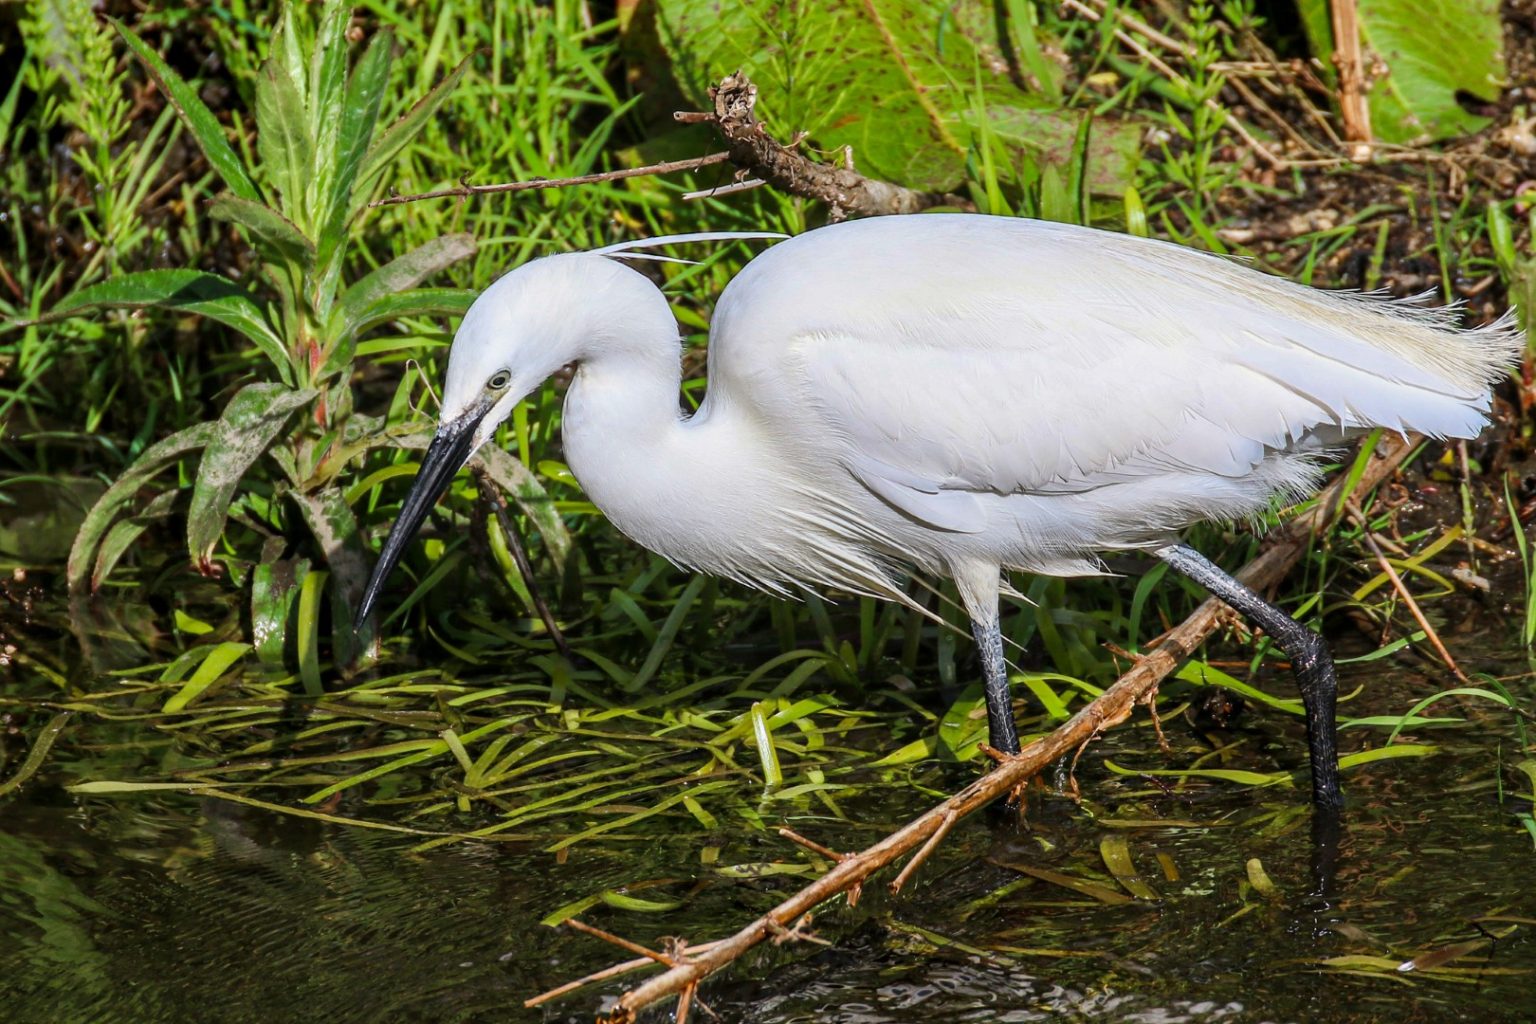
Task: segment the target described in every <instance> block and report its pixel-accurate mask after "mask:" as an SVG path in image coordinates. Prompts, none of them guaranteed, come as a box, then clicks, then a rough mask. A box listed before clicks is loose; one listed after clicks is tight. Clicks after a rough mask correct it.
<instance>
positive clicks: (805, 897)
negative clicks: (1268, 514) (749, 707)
mask: <svg viewBox="0 0 1536 1024" xmlns="http://www.w3.org/2000/svg"><path fill="white" fill-rule="evenodd" d="M1413 444H1414V442H1411V441H1408V440H1404V439H1400V438H1393V437H1388V438H1385V439H1383V440H1382V442H1381V444H1380V445H1378V446H1377V449H1376V452H1375V455H1374V456H1373V457H1372V459H1371V461H1370V463H1369V464H1368V465H1367V466H1366V469H1365V472H1364V473H1362V474H1361V476H1360V479H1359V481H1358V482H1357V483H1356V487H1357V488H1359V489H1360V490H1368V489H1370V488H1372V487H1375V486H1376V485H1377V484H1379V483H1380V482H1381V481H1382V480H1384V479H1385V478H1386V477H1387V476H1388V475H1390V474H1391V473H1392V471H1393V470H1395V469H1396V468H1397V466H1398V465H1399V464H1400V463H1401V462H1402V461H1403V459H1405V458H1406V457H1407V456H1408V453H1409V452H1411V451H1412V450H1413ZM1347 483H1348V480H1347V478H1346V477H1340V478H1339V479H1337V480H1335V481H1334V482H1333V483H1332V484H1330V485H1329V487H1328V488H1327V489H1326V490H1325V491H1324V492H1323V494H1322V495H1320V497H1319V500H1318V501H1317V503H1316V504H1315V505H1314V506H1313V507H1312V508H1311V509H1310V510H1308V511H1307V512H1306V513H1304V514H1302V515H1300V516H1297V517H1296V518H1295V519H1293V520H1291V521H1290V522H1289V523H1287V524H1286V525H1285V526H1284V527H1282V528H1281V529H1279V530H1277V531H1275V533H1274V534H1273V535H1272V536H1271V538H1270V542H1269V544H1268V546H1267V547H1266V548H1265V549H1264V551H1262V552H1261V553H1260V554H1259V556H1258V557H1257V558H1255V559H1254V560H1253V561H1252V562H1249V563H1248V565H1247V566H1245V567H1244V568H1243V569H1242V570H1241V571H1240V572H1239V573H1238V574H1237V579H1238V580H1239V581H1240V582H1242V583H1243V584H1245V585H1247V586H1248V587H1251V588H1253V589H1255V590H1265V589H1268V588H1269V587H1271V586H1273V585H1274V584H1276V583H1278V582H1279V581H1280V580H1281V579H1282V578H1283V577H1284V576H1285V574H1286V572H1288V571H1289V570H1290V567H1291V566H1292V565H1294V564H1295V562H1296V561H1297V560H1298V559H1299V558H1300V557H1301V555H1302V553H1303V552H1304V551H1306V549H1307V545H1308V543H1309V541H1310V538H1311V537H1312V535H1313V533H1314V532H1315V531H1317V530H1318V529H1321V528H1322V527H1325V526H1326V525H1327V524H1328V523H1329V522H1330V521H1331V520H1332V518H1333V516H1334V514H1335V512H1336V511H1337V510H1338V508H1339V506H1340V504H1341V502H1340V497H1341V495H1342V494H1344V493H1345V488H1346V485H1347ZM1227 611H1228V609H1227V606H1226V605H1225V604H1223V603H1222V602H1220V601H1218V600H1216V599H1215V598H1211V599H1208V600H1207V601H1205V602H1204V603H1203V604H1201V605H1200V607H1199V608H1197V609H1195V611H1194V613H1193V614H1192V615H1190V616H1189V618H1187V619H1185V620H1184V621H1183V622H1182V623H1180V624H1179V625H1178V626H1176V627H1174V628H1173V629H1171V630H1169V631H1168V633H1167V634H1165V635H1164V636H1163V638H1162V639H1161V640H1159V641H1158V642H1157V643H1156V644H1155V645H1153V646H1152V647H1151V648H1150V649H1149V650H1148V651H1147V652H1146V653H1145V654H1144V655H1142V656H1141V657H1140V658H1139V659H1138V660H1137V661H1136V664H1135V665H1133V666H1132V667H1131V669H1130V671H1128V672H1126V673H1125V674H1124V675H1122V676H1121V677H1120V678H1119V679H1118V680H1117V681H1116V682H1115V684H1114V685H1113V686H1111V687H1110V688H1109V689H1107V690H1105V691H1104V693H1103V694H1101V695H1100V696H1099V697H1098V698H1096V699H1095V700H1094V701H1093V702H1092V703H1090V704H1088V705H1087V706H1086V707H1084V708H1083V709H1082V710H1081V711H1079V712H1078V713H1077V714H1075V715H1073V716H1072V717H1071V718H1070V719H1069V720H1067V722H1065V723H1064V724H1062V725H1061V726H1060V727H1058V728H1057V729H1056V731H1054V732H1052V733H1051V734H1049V735H1048V736H1043V737H1041V738H1040V739H1037V740H1035V741H1034V742H1033V743H1030V744H1029V745H1028V746H1026V747H1025V748H1024V749H1023V751H1021V752H1020V753H1019V754H1018V755H1016V756H1013V757H1009V758H1006V759H1005V760H1004V761H1003V762H1002V763H1001V764H999V766H998V767H997V768H996V769H995V770H994V771H991V772H989V773H987V774H986V775H984V776H982V777H981V778H979V779H977V780H976V781H975V782H973V783H971V784H970V785H969V786H967V787H965V788H964V789H962V790H961V791H960V792H959V793H956V794H955V795H954V796H952V797H950V798H949V799H948V800H945V801H944V802H943V803H941V804H939V805H938V806H937V807H934V808H932V809H930V810H928V811H926V812H925V813H923V814H921V815H919V816H918V817H917V818H914V819H913V820H912V821H910V822H908V823H907V824H906V825H905V826H903V827H902V828H900V829H898V830H897V831H895V832H893V833H891V834H890V835H888V836H886V837H885V838H884V839H882V840H880V841H879V842H878V843H875V844H874V845H873V846H870V847H868V848H867V849H865V850H863V851H862V852H860V853H857V854H853V855H840V856H839V859H838V862H837V864H836V865H835V866H834V867H833V868H832V869H831V870H830V871H828V872H827V873H826V874H825V875H822V876H821V877H820V878H818V879H817V880H816V881H814V882H812V883H811V884H809V885H807V886H805V887H804V888H802V889H801V890H800V891H799V892H796V893H795V894H794V895H792V896H790V897H789V898H788V899H786V900H784V901H783V902H782V903H780V904H779V905H778V906H776V907H774V908H773V909H772V910H770V911H768V912H767V913H766V914H764V915H763V916H761V917H759V918H757V919H756V920H755V921H753V922H752V923H751V924H749V925H747V926H746V927H745V928H742V929H741V930H740V931H738V932H737V933H736V934H735V935H732V936H730V937H729V938H726V939H722V940H720V941H719V942H717V943H715V944H714V945H712V946H711V947H710V948H709V949H708V950H707V951H705V952H703V953H700V954H699V955H697V956H693V957H690V958H688V959H686V960H682V961H681V962H679V963H677V964H676V965H675V966H673V967H670V968H669V969H668V970H666V971H665V972H663V973H662V974H659V975H657V976H656V977H654V978H651V979H649V980H648V981H646V982H645V983H644V984H642V985H640V986H639V987H638V988H634V989H631V990H630V991H628V992H626V993H624V995H622V996H620V997H619V1000H618V1002H617V1003H616V1004H615V1005H614V1008H613V1010H612V1011H611V1012H610V1013H609V1014H608V1016H607V1017H606V1018H605V1019H606V1020H607V1022H608V1024H630V1022H632V1021H634V1019H635V1015H636V1014H637V1013H639V1011H640V1010H642V1009H644V1008H645V1007H647V1006H650V1005H652V1004H653V1003H656V1002H658V1001H660V1000H662V999H665V998H667V997H668V996H672V995H679V994H681V993H689V998H690V1000H691V998H692V995H691V993H692V992H693V991H694V990H695V989H696V987H697V986H698V984H699V982H700V981H702V980H703V979H704V978H706V977H708V976H709V975H710V974H712V973H714V972H715V971H718V970H720V969H721V968H723V967H725V966H727V965H728V964H730V963H732V962H733V961H735V960H736V959H738V958H739V957H741V956H742V955H743V954H744V953H746V952H747V951H748V950H750V949H752V948H753V947H754V946H756V945H758V944H759V943H761V942H764V941H766V940H768V939H772V938H773V937H774V936H775V935H778V934H782V933H783V932H784V930H785V929H787V928H790V927H791V923H792V922H795V921H798V920H799V919H800V918H801V916H802V915H804V914H807V913H809V912H810V911H812V910H814V909H815V908H816V907H817V906H818V905H820V904H821V903H823V902H825V901H826V900H828V899H831V898H832V897H834V896H836V895H838V894H839V893H842V892H846V891H848V890H849V889H851V888H852V887H854V886H856V885H859V884H861V883H863V882H864V881H865V880H866V879H867V878H869V876H870V875H872V874H873V873H874V872H876V871H878V870H880V869H881V868H883V867H885V866H886V865H888V864H890V863H892V862H893V861H895V860H896V859H897V858H899V857H901V856H902V855H903V854H905V853H907V852H908V851H909V850H913V849H915V848H917V847H919V846H926V847H929V848H931V843H932V842H933V841H934V837H935V836H936V835H940V834H942V832H944V831H947V830H948V829H949V828H950V827H951V826H953V825H954V823H955V822H957V821H959V820H960V819H961V818H964V817H966V816H967V815H969V814H972V813H974V812H975V811H977V810H979V809H980V808H982V807H985V806H987V805H988V804H990V803H992V802H993V801H995V800H996V799H997V798H998V797H1000V796H1002V795H1003V794H1004V793H1007V792H1009V791H1010V790H1011V789H1013V788H1014V787H1015V786H1016V785H1018V784H1020V783H1021V782H1024V781H1026V780H1028V779H1029V778H1031V777H1033V776H1034V775H1035V774H1037V773H1038V772H1039V771H1040V770H1041V769H1042V768H1044V767H1045V766H1046V765H1048V764H1050V763H1052V762H1053V761H1055V760H1057V759H1058V758H1061V757H1064V756H1066V755H1067V754H1070V753H1072V752H1073V751H1075V750H1079V749H1080V748H1081V747H1082V746H1083V744H1084V743H1086V742H1088V741H1089V740H1091V739H1093V737H1094V736H1096V735H1097V734H1098V733H1099V732H1101V731H1102V730H1103V729H1104V728H1106V726H1107V724H1109V723H1113V722H1116V721H1122V720H1124V718H1125V717H1126V716H1127V715H1129V713H1130V709H1131V707H1132V705H1134V704H1135V702H1136V701H1138V700H1139V699H1141V698H1143V697H1144V696H1145V695H1146V694H1147V693H1149V692H1151V690H1152V689H1153V688H1154V687H1155V686H1157V685H1158V683H1159V682H1161V681H1162V680H1163V679H1164V678H1165V677H1167V676H1168V675H1169V674H1170V673H1172V672H1173V671H1174V670H1175V669H1176V668H1178V666H1179V664H1180V663H1181V662H1182V661H1183V660H1184V659H1186V658H1188V657H1189V656H1190V655H1191V654H1193V653H1194V651H1195V649H1196V648H1197V647H1199V646H1200V644H1201V643H1203V642H1204V641H1205V638H1206V637H1207V636H1209V635H1210V634H1211V633H1212V632H1214V631H1215V630H1216V629H1217V627H1218V626H1219V625H1220V623H1221V622H1222V621H1223V619H1224V617H1225V615H1226V613H1227ZM818 852H820V850H818ZM827 852H828V853H830V852H831V851H827ZM904 875H905V873H904Z"/></svg>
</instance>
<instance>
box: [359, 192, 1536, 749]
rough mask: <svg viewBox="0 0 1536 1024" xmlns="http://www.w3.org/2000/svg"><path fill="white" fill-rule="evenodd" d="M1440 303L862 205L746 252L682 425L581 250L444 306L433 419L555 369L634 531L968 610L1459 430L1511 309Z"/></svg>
mask: <svg viewBox="0 0 1536 1024" xmlns="http://www.w3.org/2000/svg"><path fill="white" fill-rule="evenodd" d="M615 248H618V247H615ZM626 248H627V247H626ZM1454 318H1455V313H1454V312H1451V311H1447V310H1443V309H1428V308H1425V307H1423V306H1420V305H1417V304H1414V303H1411V302H1401V301H1390V300H1386V299H1383V298H1379V297H1376V296H1367V295H1361V294H1358V293H1336V292H1334V293H1330V292H1323V291H1318V290H1315V289H1311V288H1307V287H1304V286H1301V285H1297V284H1294V283H1292V282H1288V281H1285V280H1282V279H1279V278H1276V277H1272V276H1268V275H1265V274H1263V273H1261V272H1259V271H1256V270H1254V269H1251V268H1249V267H1247V266H1245V265H1243V264H1242V263H1239V262H1236V261H1234V260H1230V259H1226V258H1222V257H1218V256H1213V255H1210V254H1208V253H1201V252H1197V251H1194V250H1190V249H1186V248H1183V247H1180V246H1176V245H1172V244H1169V243H1165V242H1158V241H1150V240H1146V239H1139V238H1134V237H1130V236H1127V235H1120V234H1113V233H1108V232H1103V231H1096V230H1091V229H1088V228H1082V227H1074V226H1069V225H1063V224H1054V223H1045V222H1039V221H1029V220H1020V219H1013V218H1000V217H986V216H965V215H925V216H913V217H891V218H879V219H873V220H865V221H856V222H850V223H844V224H839V225H835V226H830V227H825V228H821V229H818V230H815V231H811V232H809V233H807V234H804V235H800V236H798V237H795V238H791V239H789V240H787V241H783V242H780V243H779V244H777V245H774V246H773V247H772V248H771V249H769V250H768V251H767V252H765V253H763V254H762V255H759V256H758V257H757V258H756V259H754V260H753V261H752V262H751V263H749V264H748V265H747V267H746V269H744V270H743V271H742V272H741V273H740V274H739V275H738V276H737V277H736V278H735V280H733V281H732V282H731V283H730V285H729V287H727V288H726V290H725V292H724V294H723V295H721V297H720V300H719V303H718V306H717V307H716V310H715V315H714V320H713V324H712V328H711V331H710V351H709V386H708V391H707V397H706V398H705V400H704V403H703V405H702V406H701V407H700V408H699V410H698V412H697V413H696V414H694V415H693V416H691V417H685V416H684V415H682V414H681V413H680V412H679V409H678V386H679V339H678V330H677V324H676V322H675V320H674V319H673V317H672V314H671V311H670V309H669V307H668V305H667V302H666V300H665V299H664V297H663V296H662V294H661V293H660V292H659V291H658V290H657V289H656V287H655V286H654V285H653V284H652V283H651V282H650V281H649V280H648V279H647V278H646V277H644V276H643V275H641V274H639V273H638V272H636V271H634V270H632V269H630V268H629V267H627V266H624V265H623V264H621V263H619V262H617V261H616V260H615V259H614V258H612V257H611V256H610V255H603V254H593V253H576V254H569V255H561V256H552V257H548V258H545V259H541V260H537V261H534V262H532V263H529V264H527V265H525V266H523V267H520V268H518V269H517V270H514V271H513V272H511V273H509V274H507V275H506V276H505V277H503V278H502V279H501V280H499V281H497V282H496V283H495V284H494V285H492V286H491V287H490V288H488V289H487V290H486V292H485V293H484V294H483V295H482V296H481V297H480V299H479V300H478V301H477V302H476V303H475V305H474V306H473V308H472V309H471V310H470V311H469V313H468V315H466V316H465V318H464V322H463V325H462V326H461V327H460V329H459V332H458V335H457V337H456V339H455V341H454V345H453V349H452V352H451V355H450V358H449V367H448V376H447V384H446V388H445V392H444V396H443V409H442V423H443V428H442V432H441V433H440V434H439V437H440V438H444V437H447V436H448V435H449V434H451V433H452V431H453V430H454V429H458V430H459V432H460V434H456V435H454V436H455V437H457V436H460V435H463V436H464V437H465V438H466V440H465V441H464V443H462V444H459V445H458V447H456V448H453V453H454V455H455V457H456V458H458V459H459V461H460V462H461V461H462V458H467V455H468V452H469V451H472V450H473V447H474V446H477V445H478V444H480V443H483V441H484V440H485V439H486V438H488V437H489V436H490V435H491V433H492V432H493V431H494V429H495V427H496V425H497V424H498V423H500V422H501V420H503V419H504V418H505V417H506V415H507V414H508V413H509V412H510V411H511V408H512V406H513V404H514V403H515V402H516V401H517V400H518V399H519V398H520V397H521V396H523V395H525V394H527V393H528V392H529V391H531V390H532V389H533V388H535V387H537V386H538V385H539V384H540V383H541V382H542V381H543V380H545V379H546V378H547V377H548V376H549V375H550V374H551V373H552V372H554V371H555V370H557V369H558V368H560V367H561V366H564V365H566V364H570V363H574V364H575V367H576V372H575V376H574V378H573V380H572V382H571V385H570V389H569V391H568V393H567V396H566V404H565V416H564V420H563V427H562V430H563V440H564V445H565V450H566V455H567V459H568V461H569V463H570V467H571V469H572V471H573V472H574V473H575V474H576V476H577V478H578V479H579V480H580V481H581V484H582V486H583V487H584V489H585V490H586V491H587V492H588V494H589V495H590V497H591V498H592V500H593V501H594V502H595V503H596V504H597V506H598V507H599V508H601V509H602V510H603V512H604V513H605V514H606V515H607V516H608V517H609V518H610V519H611V520H612V521H613V522H614V523H615V524H616V525H617V526H618V527H619V528H620V529H621V530H623V531H624V532H625V533H627V534H628V535H630V536H631V537H633V538H634V539H635V540H637V541H639V542H640V543H641V544H643V545H645V546H646V547H648V548H650V549H652V550H654V551H657V552H659V553H661V554H663V555H665V556H667V557H668V558H670V559H672V560H673V561H674V562H677V563H679V564H681V565H685V566H689V567H692V568H694V569H698V570H702V571H706V572H710V573H715V574H718V575H722V576H726V577H730V578H733V579H737V580H740V581H743V582H745V583H749V584H752V585H755V586H760V587H766V588H769V589H772V590H778V591H782V590H785V589H789V588H793V587H797V586H829V587H833V588H837V589H841V590H847V591H854V592H859V593H866V594H874V595H877V596H881V597H887V598H891V599H895V600H902V599H903V598H902V593H901V590H900V587H899V584H898V581H897V578H896V576H895V575H894V573H895V572H896V571H897V569H898V567H901V566H910V567H912V568H915V569H917V570H918V571H920V572H924V573H933V574H940V575H946V576H951V577H953V578H954V579H955V580H956V581H957V583H958V584H959V587H960V593H961V595H962V599H963V600H964V603H965V605H966V609H967V612H968V613H969V614H970V616H971V618H972V620H973V622H975V623H977V624H978V626H980V625H981V624H985V623H989V622H995V620H996V611H997V597H998V592H999V583H1000V572H1001V570H1003V569H1006V568H1018V569H1026V570H1030V571H1034V572H1042V573H1050V574H1056V575H1079V574H1085V573H1093V572H1097V571H1098V570H1099V562H1098V557H1097V554H1098V553H1099V552H1102V551H1105V550H1110V549H1121V550H1124V549H1146V550H1152V551H1164V550H1168V549H1170V548H1171V546H1172V545H1174V544H1176V542H1177V535H1178V533H1179V531H1180V530H1181V529H1183V528H1184V527H1186V526H1188V525H1189V524H1191V523H1193V522H1196V521H1199V520H1204V519H1236V518H1242V517H1245V516H1251V515H1253V514H1254V513H1256V512H1258V511H1260V510H1262V509H1263V508H1264V507H1265V505H1266V503H1267V502H1269V501H1270V500H1271V498H1272V497H1273V496H1275V495H1276V494H1285V495H1289V494H1296V493H1300V492H1303V491H1305V490H1306V489H1308V488H1310V487H1311V486H1313V484H1314V483H1315V476H1316V466H1317V463H1318V459H1319V455H1320V453H1321V452H1323V451H1324V450H1325V449H1326V448H1327V447H1328V446H1330V445H1337V444H1338V443H1339V442H1340V441H1341V440H1342V439H1344V438H1347V437H1349V436H1352V435H1354V434H1357V433H1359V432H1361V431H1364V430H1368V429H1371V428H1373V427H1385V428H1387V429H1389V430H1392V431H1399V432H1404V433H1406V432H1418V433H1423V434H1428V435H1431V436H1436V437H1472V436H1475V435H1476V434H1477V433H1478V431H1479V430H1480V429H1481V428H1482V426H1483V424H1484V422H1485V419H1486V414H1487V412H1488V409H1489V400H1490V399H1489V387H1490V385H1491V384H1492V382H1494V381H1495V380H1496V379H1498V378H1499V377H1500V376H1501V375H1503V374H1504V373H1505V368H1506V367H1507V366H1508V365H1509V364H1510V363H1511V362H1512V361H1513V359H1514V355H1515V352H1516V349H1517V347H1518V342H1517V339H1516V336H1515V332H1514V331H1513V329H1512V327H1511V324H1510V322H1509V321H1508V320H1504V321H1501V322H1500V323H1498V324H1495V325H1493V326H1491V327H1487V328H1484V329H1481V330H1475V331H1465V330H1458V329H1457V328H1456V327H1455V326H1453V322H1454ZM503 372H505V373H506V374H507V375H509V379H508V380H506V381H505V382H502V378H500V377H498V376H497V375H498V374H502V373H503ZM497 383H502V386H501V387H496V386H494V385H495V384H497ZM470 426H473V427H474V431H473V437H472V439H469V438H468V435H467V433H465V432H466V431H467V430H468V429H469V427H470ZM466 445H468V447H466ZM445 446H447V445H446V442H445ZM429 459H430V456H429ZM452 468H457V465H455V466H453V467H452ZM450 475H451V474H450ZM433 497H434V498H435V494H434V495H433ZM429 504H430V502H429ZM402 519H404V516H402ZM402 525H403V523H402ZM397 532H399V530H398V528H397ZM393 542H394V539H393V538H392V539H391V543H393ZM386 554H388V551H386ZM384 561H388V559H387V558H386V559H384V560H381V569H383V570H384V571H387V567H386V566H385V565H384V564H383V563H384ZM376 580H377V576H376ZM380 582H381V581H380ZM374 589H375V590H376V588H374ZM373 593H374V591H371V592H370V600H371V598H372V596H373ZM978 635H980V634H978ZM989 679H990V677H989ZM1010 728H1011V724H1010Z"/></svg>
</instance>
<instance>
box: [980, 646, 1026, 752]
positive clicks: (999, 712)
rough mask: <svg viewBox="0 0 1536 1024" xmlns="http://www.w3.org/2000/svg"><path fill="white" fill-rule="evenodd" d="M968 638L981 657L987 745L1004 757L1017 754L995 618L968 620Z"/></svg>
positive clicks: (1010, 704)
mask: <svg viewBox="0 0 1536 1024" xmlns="http://www.w3.org/2000/svg"><path fill="white" fill-rule="evenodd" d="M971 636H973V637H975V638H976V653H977V654H978V655H979V656H980V657H981V671H982V676H983V677H984V678H985V680H986V688H987V742H988V743H989V744H990V745H991V746H992V748H993V749H994V750H1001V751H1002V752H1003V753H1005V754H1017V753H1018V752H1019V730H1018V729H1017V728H1015V727H1014V724H1013V700H1012V697H1011V695H1010V694H1009V691H1008V665H1007V663H1006V662H1005V661H1004V660H1003V631H1002V627H1001V626H1000V625H999V624H998V621H997V618H996V616H994V617H993V618H992V621H991V622H987V623H982V622H979V621H977V620H976V619H972V620H971Z"/></svg>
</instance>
